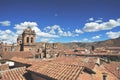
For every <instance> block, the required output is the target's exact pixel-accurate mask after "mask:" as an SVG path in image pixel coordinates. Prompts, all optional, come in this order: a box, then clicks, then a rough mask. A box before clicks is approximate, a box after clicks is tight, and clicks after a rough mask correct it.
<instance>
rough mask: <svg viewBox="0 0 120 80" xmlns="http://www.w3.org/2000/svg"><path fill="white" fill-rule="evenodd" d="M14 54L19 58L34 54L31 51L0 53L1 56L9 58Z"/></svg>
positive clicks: (29, 56)
mask: <svg viewBox="0 0 120 80" xmlns="http://www.w3.org/2000/svg"><path fill="white" fill-rule="evenodd" d="M14 56H17V57H21V58H31V57H34V54H33V53H32V52H5V53H4V54H3V55H2V58H3V59H11V58H12V57H14Z"/></svg>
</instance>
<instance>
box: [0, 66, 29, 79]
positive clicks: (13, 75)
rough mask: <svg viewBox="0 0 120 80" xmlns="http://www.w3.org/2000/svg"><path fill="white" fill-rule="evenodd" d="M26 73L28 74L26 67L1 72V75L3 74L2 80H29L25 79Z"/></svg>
mask: <svg viewBox="0 0 120 80" xmlns="http://www.w3.org/2000/svg"><path fill="white" fill-rule="evenodd" d="M25 73H26V70H25V68H24V67H21V68H14V69H10V70H5V71H0V74H1V79H0V80H27V79H26V78H25V77H24V74H25Z"/></svg>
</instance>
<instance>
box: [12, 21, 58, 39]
mask: <svg viewBox="0 0 120 80" xmlns="http://www.w3.org/2000/svg"><path fill="white" fill-rule="evenodd" d="M27 27H31V29H32V30H35V32H36V35H37V38H39V40H40V41H42V40H41V39H42V38H44V39H46V38H50V39H51V38H58V37H59V36H58V35H56V34H55V33H54V34H53V33H52V31H51V33H48V32H43V31H41V30H40V29H39V27H38V24H37V23H36V22H23V23H20V24H16V25H15V27H14V29H16V30H17V32H16V33H17V34H18V35H20V34H22V33H23V31H24V30H25V29H26V28H27ZM49 28H50V27H47V28H46V30H47V29H49ZM56 28H57V26H54V27H53V29H56ZM50 39H49V40H50ZM37 40H38V39H37Z"/></svg>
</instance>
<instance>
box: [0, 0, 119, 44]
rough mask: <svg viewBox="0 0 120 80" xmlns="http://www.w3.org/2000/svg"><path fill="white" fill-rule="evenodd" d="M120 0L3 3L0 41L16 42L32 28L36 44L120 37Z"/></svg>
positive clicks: (1, 0)
mask: <svg viewBox="0 0 120 80" xmlns="http://www.w3.org/2000/svg"><path fill="white" fill-rule="evenodd" d="M119 8H120V0H0V40H1V41H3V42H8V43H13V42H14V43H15V42H16V39H17V36H18V35H20V34H21V33H22V31H23V30H24V29H25V28H27V27H28V26H30V27H31V28H32V29H33V30H35V31H36V34H37V38H36V41H37V42H43V41H44V42H93V41H101V40H107V39H114V38H117V37H120V9H119Z"/></svg>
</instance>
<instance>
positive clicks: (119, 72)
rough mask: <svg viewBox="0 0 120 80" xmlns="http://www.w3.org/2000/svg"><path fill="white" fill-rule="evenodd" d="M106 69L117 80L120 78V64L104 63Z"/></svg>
mask: <svg viewBox="0 0 120 80" xmlns="http://www.w3.org/2000/svg"><path fill="white" fill-rule="evenodd" d="M104 67H105V68H106V70H108V71H109V72H110V73H112V74H113V75H115V76H116V77H117V78H120V62H110V63H104Z"/></svg>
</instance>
